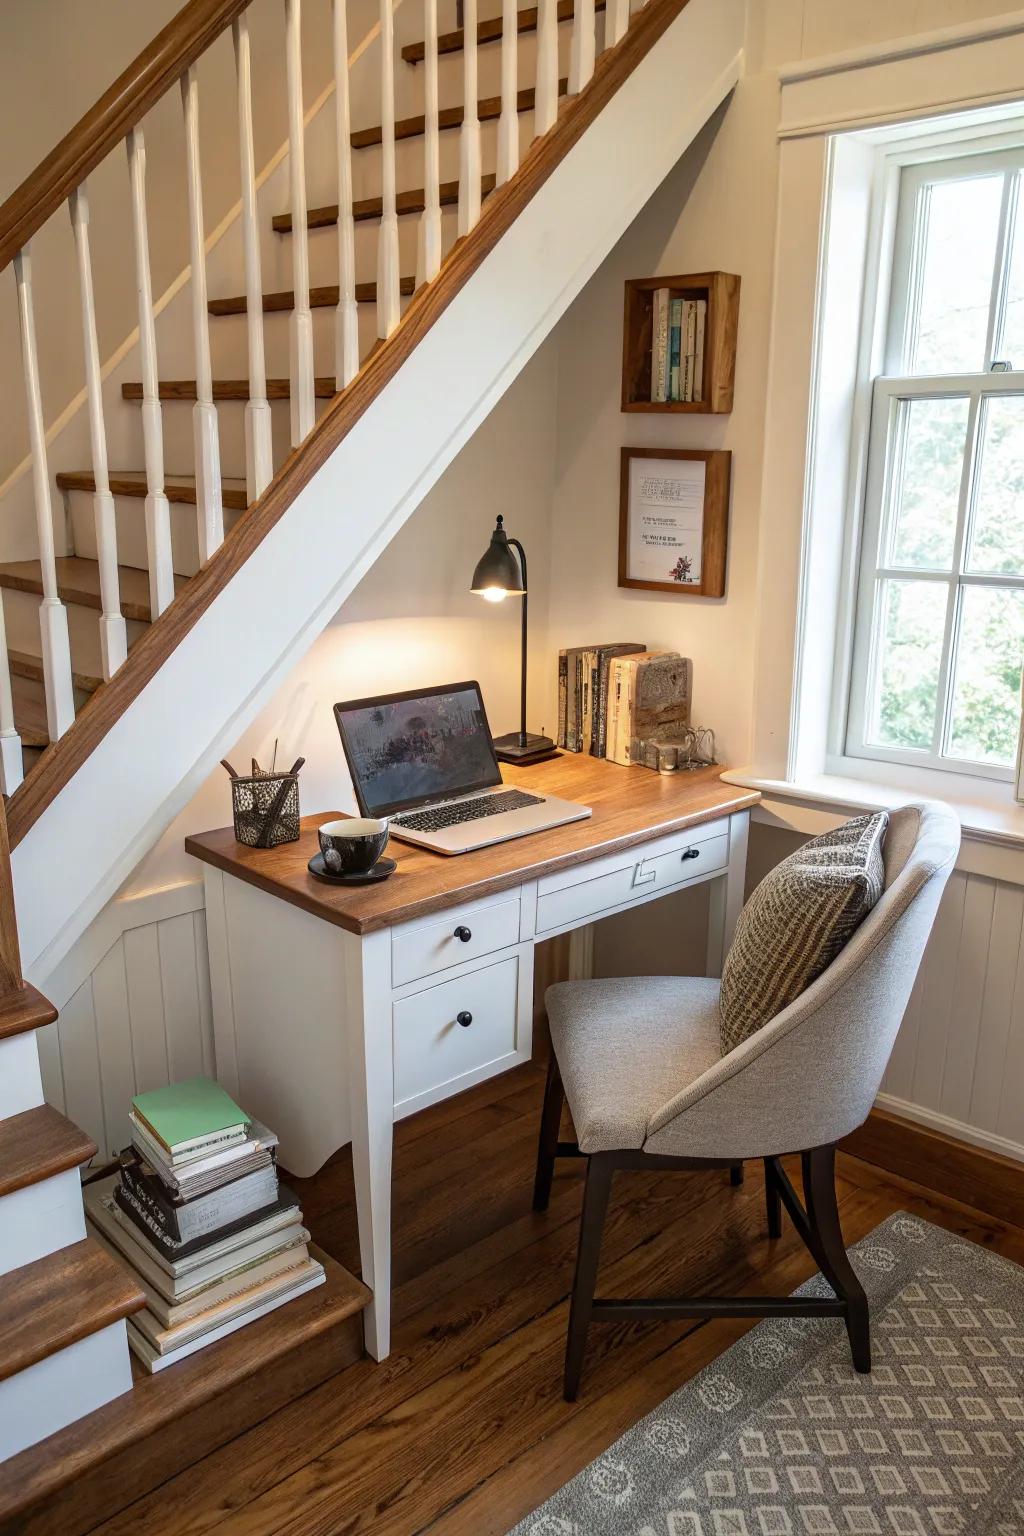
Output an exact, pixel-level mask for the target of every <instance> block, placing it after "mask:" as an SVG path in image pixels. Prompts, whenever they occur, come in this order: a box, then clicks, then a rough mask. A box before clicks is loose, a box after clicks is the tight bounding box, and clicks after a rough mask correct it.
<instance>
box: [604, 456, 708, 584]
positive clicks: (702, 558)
mask: <svg viewBox="0 0 1024 1536" xmlns="http://www.w3.org/2000/svg"><path fill="white" fill-rule="evenodd" d="M731 463H732V454H731V453H724V452H722V451H721V450H719V449H703V448H623V450H622V472H621V482H620V501H619V586H620V587H640V588H642V589H643V590H645V591H648V592H683V593H688V594H689V595H690V596H691V597H724V595H725V548H726V536H727V532H728V525H729V476H730V469H731Z"/></svg>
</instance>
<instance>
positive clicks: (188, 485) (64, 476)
mask: <svg viewBox="0 0 1024 1536" xmlns="http://www.w3.org/2000/svg"><path fill="white" fill-rule="evenodd" d="M242 308H243V310H244V308H245V300H244V299H243V300H242ZM210 309H211V310H212V309H213V305H212V304H211V305H210ZM57 487H58V489H59V490H62V491H95V490H96V477H95V475H94V474H93V472H92V470H91V469H70V470H61V472H60V473H59V474H58V476H57ZM110 489H111V492H112V494H113V495H114V496H135V497H138V499H139V500H140V501H145V499H146V493H147V490H148V487H147V485H146V476H145V473H144V472H143V471H141V470H133V469H114V470H111V472H110ZM164 495H165V496H166V497H167V500H168V501H176V502H182V503H184V504H185V505H186V506H192V507H194V506H195V504H196V482H195V477H194V476H193V475H168V476H167V477H166V478H165V480H164ZM221 501H222V503H223V505H224V509H225V511H227V512H244V511H245V510H246V508H247V507H248V505H249V502H248V498H247V497H246V494H245V485H244V483H243V482H242V481H241V480H227V479H225V480H224V481H223V482H222V484H221Z"/></svg>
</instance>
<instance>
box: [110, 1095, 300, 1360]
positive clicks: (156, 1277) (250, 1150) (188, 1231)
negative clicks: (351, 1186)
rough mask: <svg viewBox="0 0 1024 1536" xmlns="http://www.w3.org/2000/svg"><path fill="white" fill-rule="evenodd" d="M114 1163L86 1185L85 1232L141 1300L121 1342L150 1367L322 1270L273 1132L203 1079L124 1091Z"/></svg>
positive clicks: (259, 1312)
mask: <svg viewBox="0 0 1024 1536" xmlns="http://www.w3.org/2000/svg"><path fill="white" fill-rule="evenodd" d="M129 1118H130V1121H131V1135H132V1147H131V1150H130V1151H129V1152H126V1153H124V1154H123V1155H122V1157H121V1167H120V1171H119V1172H118V1173H116V1174H113V1175H111V1176H110V1177H108V1178H105V1179H102V1180H98V1181H97V1182H96V1183H94V1184H90V1185H87V1186H86V1190H85V1206H86V1215H87V1216H88V1218H89V1221H90V1223H91V1225H92V1227H93V1229H94V1232H95V1235H96V1236H97V1237H98V1238H99V1240H100V1241H101V1242H102V1243H103V1244H104V1245H105V1246H106V1247H107V1248H108V1249H111V1250H113V1251H114V1252H115V1254H116V1256H117V1257H118V1258H120V1259H121V1260H122V1261H123V1260H125V1259H126V1260H127V1261H128V1263H129V1264H130V1266H131V1268H132V1269H133V1270H134V1272H135V1275H136V1277H137V1279H138V1281H139V1284H140V1285H141V1287H142V1289H143V1290H144V1291H145V1293H146V1302H147V1305H146V1307H145V1309H144V1310H143V1311H142V1312H138V1313H136V1314H135V1316H134V1317H132V1318H130V1319H129V1321H128V1342H129V1343H130V1345H131V1347H132V1349H133V1350H134V1351H135V1353H136V1355H138V1357H139V1359H140V1360H141V1361H142V1362H143V1364H144V1365H145V1366H146V1368H147V1369H148V1370H150V1371H159V1370H162V1369H163V1368H164V1366H166V1365H170V1364H172V1363H173V1361H175V1360H180V1359H182V1358H183V1357H184V1356H186V1355H191V1354H193V1353H194V1352H195V1351H196V1350H197V1349H202V1348H203V1347H204V1346H205V1345H207V1344H212V1343H213V1342H214V1340H216V1339H220V1338H223V1337H224V1336H225V1335H226V1334H229V1333H233V1332H234V1331H235V1330H236V1329H237V1328H241V1327H243V1326H244V1325H245V1324H246V1323H250V1322H253V1321H255V1319H256V1318H258V1317H263V1316H264V1315H265V1314H266V1313H267V1312H271V1311H273V1310H274V1308H275V1307H279V1306H281V1305H283V1303H284V1302H286V1301H290V1300H291V1299H292V1297H294V1296H298V1295H301V1293H302V1292H303V1291H308V1290H311V1289H312V1288H313V1286H316V1285H321V1284H322V1283H323V1281H324V1278H325V1276H324V1270H323V1266H322V1265H321V1264H318V1263H317V1261H316V1260H315V1259H313V1258H311V1257H310V1255H309V1250H308V1248H307V1246H306V1244H307V1243H308V1241H309V1233H308V1232H307V1231H306V1229H305V1228H304V1227H303V1225H302V1212H301V1210H300V1209H299V1202H298V1200H297V1198H296V1196H295V1195H294V1194H293V1193H292V1192H291V1190H289V1189H288V1188H287V1187H286V1186H285V1185H283V1184H279V1183H278V1177H277V1167H276V1164H275V1161H274V1151H275V1148H276V1146H277V1138H276V1136H274V1135H272V1134H271V1132H269V1131H268V1130H267V1129H266V1127H265V1126H262V1125H260V1124H259V1123H258V1122H257V1121H255V1120H251V1119H249V1117H248V1116H247V1115H245V1114H243V1112H242V1111H241V1110H240V1109H239V1108H238V1106H237V1104H235V1102H234V1100H233V1099H232V1098H231V1097H230V1096H229V1095H228V1094H227V1093H225V1092H224V1090H223V1088H221V1087H220V1086H219V1085H218V1084H217V1083H214V1082H211V1080H210V1079H209V1078H204V1077H199V1078H193V1079H192V1080H191V1081H190V1082H186V1083H174V1084H172V1085H171V1086H170V1087H168V1088H158V1089H156V1090H154V1091H153V1092H152V1093H140V1094H138V1095H137V1096H136V1097H135V1098H134V1099H133V1100H132V1109H131V1114H130V1116H129Z"/></svg>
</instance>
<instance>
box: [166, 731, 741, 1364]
mask: <svg viewBox="0 0 1024 1536" xmlns="http://www.w3.org/2000/svg"><path fill="white" fill-rule="evenodd" d="M505 777H506V780H507V781H508V782H509V783H514V784H520V785H522V786H523V787H524V788H528V789H537V790H540V791H546V792H547V793H550V794H557V795H562V796H564V797H565V798H566V799H570V800H578V801H582V802H583V803H585V804H587V805H590V806H592V807H593V810H594V814H593V816H592V817H591V818H590V819H589V820H587V821H582V822H574V823H572V824H571V825H570V826H566V827H556V828H554V829H552V830H551V831H549V832H541V833H537V834H535V835H533V836H531V837H525V838H521V839H519V840H517V841H515V842H510V843H501V844H498V845H497V846H495V847H493V848H486V849H481V850H479V851H478V852H476V853H469V854H462V855H460V856H459V857H457V858H444V857H442V856H440V855H438V854H432V853H428V852H426V851H425V850H423V849H418V848H412V847H410V846H409V845H407V844H403V843H399V842H397V841H395V840H392V842H391V844H390V846H389V848H388V853H389V855H391V856H393V857H395V858H396V859H397V860H398V869H397V871H396V873H395V874H394V875H393V876H392V877H391V878H390V879H389V880H386V881H383V882H381V883H379V884H376V885H366V886H360V887H355V888H352V887H337V886H329V885H326V884H324V883H323V882H322V881H317V880H314V879H313V877H312V876H311V875H310V874H309V873H308V870H307V868H306V865H307V863H308V861H309V859H310V858H311V857H312V855H313V854H314V853H315V852H317V840H316V828H317V827H318V826H319V825H321V824H322V823H323V822H325V821H329V820H331V819H333V817H334V816H335V815H336V814H337V813H336V812H333V811H325V812H323V813H321V814H319V815H316V816H307V817H305V818H304V819H303V822H302V836H301V838H300V840H299V841H298V842H297V843H287V844H284V845H283V846H282V847H280V848H275V849H271V850H258V849H252V848H244V847H242V846H241V845H240V844H238V843H236V842H235V840H234V836H233V834H232V831H231V828H230V827H226V828H222V829H221V830H219V831H216V832H208V833H204V834H203V835H202V836H199V837H191V838H189V839H188V840H187V842H186V845H185V846H186V848H187V849H188V851H189V852H190V853H192V854H194V855H195V856H196V857H197V858H199V859H201V860H202V861H203V865H204V877H205V883H206V916H207V931H208V935H209V945H210V974H211V980H212V987H213V1014H214V1017H213V1024H214V1038H215V1043H216V1053H217V1076H218V1078H219V1079H220V1081H221V1082H222V1083H223V1084H224V1086H225V1087H226V1088H227V1089H228V1091H229V1092H230V1093H231V1094H233V1095H234V1096H235V1097H236V1098H237V1099H238V1101H239V1102H240V1103H241V1104H242V1105H243V1106H244V1107H245V1108H246V1109H247V1110H248V1111H249V1112H250V1113H251V1114H254V1115H256V1116H257V1117H258V1118H259V1119H260V1120H263V1121H265V1122H266V1124H268V1125H270V1126H271V1127H273V1129H274V1130H276V1131H277V1133H278V1135H279V1137H280V1142H281V1148H280V1156H281V1162H282V1165H283V1166H284V1167H285V1168H287V1169H289V1170H291V1172H292V1173H294V1174H296V1175H298V1176H300V1177H305V1176H308V1175H310V1174H313V1173H315V1172H316V1171H317V1169H319V1168H320V1167H322V1165H323V1164H324V1163H325V1162H326V1160H327V1159H328V1157H330V1156H331V1154H332V1153H333V1152H335V1151H336V1150H337V1149H338V1148H339V1147H341V1146H344V1145H345V1143H346V1142H347V1141H349V1140H351V1142H352V1162H353V1168H354V1173H355V1188H356V1205H357V1211H358V1220H359V1246H360V1253H361V1259H362V1272H363V1279H364V1281H365V1282H366V1284H367V1285H368V1286H369V1287H370V1289H371V1290H372V1291H373V1297H374V1299H373V1303H372V1305H371V1306H370V1307H369V1308H368V1309H367V1313H366V1347H367V1349H368V1351H369V1352H370V1354H371V1355H373V1356H375V1358H376V1359H378V1360H382V1359H384V1357H385V1356H386V1355H387V1353H388V1351H389V1348H390V1312H391V1297H390V1290H391V1150H392V1126H393V1124H394V1121H395V1120H397V1119H401V1118H402V1117H403V1116H405V1115H409V1114H412V1113H414V1112H415V1111H416V1110H418V1109H423V1108H425V1107H426V1106H427V1105H428V1104H434V1103H437V1102H438V1100H440V1099H444V1098H448V1097H450V1096H451V1095H452V1094H456V1093H461V1092H462V1091H463V1089H466V1088H469V1087H472V1085H473V1084H474V1083H479V1082H482V1081H483V1080H484V1079H485V1078H488V1077H492V1076H494V1075H495V1074H496V1073H498V1072H504V1071H507V1070H508V1068H509V1067H513V1066H515V1065H516V1064H517V1063H519V1062H523V1061H528V1060H529V1059H530V1053H531V1044H532V1039H531V1037H532V1023H533V951H534V945H535V944H537V943H538V942H540V941H541V940H544V939H548V938H553V937H554V936H555V935H557V934H561V933H567V932H570V931H573V930H580V929H584V928H586V927H587V926H588V925H589V924H591V923H592V922H594V921H595V920H596V919H597V918H600V917H607V916H610V915H611V914H612V913H615V912H623V911H626V910H628V909H629V908H631V907H635V906H638V905H640V904H641V903H643V902H647V901H652V900H655V899H656V898H658V897H661V896H664V895H667V894H669V893H670V892H674V891H678V890H681V889H683V888H684V887H687V886H691V885H697V884H700V883H701V882H703V881H714V882H715V885H714V889H713V892H712V900H711V923H710V931H709V940H708V955H707V969H708V974H711V975H714V974H717V973H718V972H719V970H720V968H721V961H722V956H723V954H724V950H725V946H726V945H727V943H728V941H729V939H730V938H731V935H732V930H733V928H734V926H735V923H736V918H737V916H738V914H739V909H740V906H741V904H742V901H743V876H744V868H745V864H746V846H747V823H748V819H749V810H750V807H751V806H752V805H754V804H756V802H757V800H758V798H759V796H758V795H757V794H756V793H755V792H751V791H747V790H743V789H737V788H735V787H733V786H731V785H727V784H724V783H723V782H722V781H721V779H720V778H719V777H718V775H717V772H716V771H715V770H712V769H707V770H703V771H702V772H700V773H697V774H688V775H683V774H677V775H672V776H662V775H659V774H656V773H653V772H651V771H650V770H648V769H646V768H622V767H619V766H618V765H617V764H614V763H608V762H605V761H603V760H599V759H595V758H591V757H578V756H575V755H573V754H565V755H564V756H562V757H559V758H557V759H555V760H553V761H551V762H548V763H543V764H538V765H536V766H534V767H532V768H515V769H513V768H507V769H506V770H505ZM523 1198H524V1200H528V1199H529V1191H528V1190H524V1193H523Z"/></svg>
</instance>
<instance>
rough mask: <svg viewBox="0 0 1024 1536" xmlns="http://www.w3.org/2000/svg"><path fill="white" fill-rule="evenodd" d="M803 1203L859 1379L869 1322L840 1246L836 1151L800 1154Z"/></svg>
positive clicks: (867, 1362) (867, 1352) (867, 1353)
mask: <svg viewBox="0 0 1024 1536" xmlns="http://www.w3.org/2000/svg"><path fill="white" fill-rule="evenodd" d="M801 1164H802V1171H803V1183H804V1202H805V1205H806V1208H807V1220H808V1222H809V1224H810V1229H811V1234H812V1236H813V1238H814V1239H815V1244H814V1246H815V1247H817V1248H818V1249H820V1252H817V1253H815V1258H817V1260H818V1262H819V1264H820V1265H821V1270H822V1274H823V1275H824V1276H825V1279H826V1280H827V1281H828V1283H829V1284H830V1285H831V1287H832V1289H833V1290H834V1291H835V1293H836V1295H837V1296H839V1297H840V1298H841V1299H842V1300H843V1301H845V1303H846V1331H847V1333H848V1334H849V1338H850V1351H851V1353H852V1355H853V1368H854V1370H855V1371H858V1372H860V1373H861V1374H862V1375H867V1373H868V1372H869V1371H870V1370H871V1322H870V1316H869V1312H868V1299H867V1296H866V1295H865V1294H864V1287H863V1286H862V1285H861V1283H860V1281H859V1280H858V1279H857V1275H856V1273H855V1271H854V1268H853V1265H852V1264H851V1263H850V1260H849V1258H848V1256H847V1252H846V1244H845V1243H844V1242H843V1230H842V1227H841V1226H840V1223H839V1206H838V1204H837V1202H836V1149H835V1147H834V1146H829V1147H815V1148H814V1149H813V1150H812V1151H810V1152H804V1153H802V1154H801Z"/></svg>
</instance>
